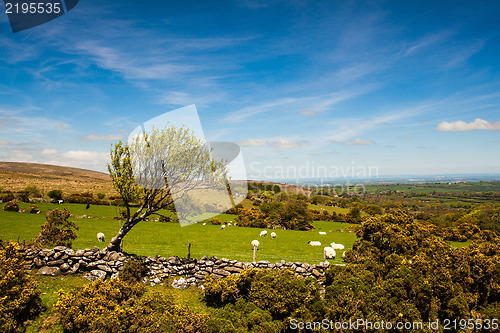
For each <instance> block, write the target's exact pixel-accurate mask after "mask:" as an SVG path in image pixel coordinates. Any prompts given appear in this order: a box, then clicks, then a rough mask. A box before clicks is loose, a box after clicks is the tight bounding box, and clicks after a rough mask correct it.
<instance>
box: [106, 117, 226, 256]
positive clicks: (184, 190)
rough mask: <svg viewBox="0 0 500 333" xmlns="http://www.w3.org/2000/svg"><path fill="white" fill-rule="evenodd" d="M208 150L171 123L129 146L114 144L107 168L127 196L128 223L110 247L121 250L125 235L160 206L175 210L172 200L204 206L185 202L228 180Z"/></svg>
mask: <svg viewBox="0 0 500 333" xmlns="http://www.w3.org/2000/svg"><path fill="white" fill-rule="evenodd" d="M210 152H211V148H210V146H208V145H207V144H206V143H205V142H204V141H203V140H202V139H200V138H198V137H196V135H195V134H194V133H193V132H191V131H190V130H189V129H187V128H186V127H180V128H177V127H175V126H173V125H170V124H167V126H166V127H165V128H163V129H161V130H160V129H156V128H153V129H152V130H151V131H150V132H148V133H140V134H138V135H136V136H135V137H134V138H133V139H131V140H129V142H128V143H127V144H125V143H123V142H121V141H120V142H119V143H117V144H115V145H114V147H112V149H111V164H108V170H109V174H110V176H111V178H112V180H113V186H114V187H115V189H116V190H117V191H118V193H119V194H120V196H121V198H122V200H123V204H124V206H125V212H124V219H125V221H124V224H123V225H122V227H121V228H120V230H119V231H118V233H117V234H116V236H114V237H113V238H112V239H111V241H110V243H109V245H108V250H110V251H122V240H123V238H124V237H125V235H126V234H127V233H128V232H129V231H130V230H131V229H132V228H133V227H134V226H135V225H136V224H137V223H139V222H141V221H143V220H144V219H146V218H148V217H149V216H151V215H153V214H155V215H160V216H163V213H162V210H164V209H169V208H170V209H171V208H172V207H173V206H174V203H175V204H176V206H177V204H179V205H180V204H181V203H183V204H184V206H183V207H186V210H187V209H190V210H192V211H199V209H193V206H196V205H198V206H200V203H199V202H196V200H191V199H190V200H191V201H190V202H189V203H188V204H187V205H186V204H185V202H186V200H187V198H192V197H193V195H192V194H193V193H194V192H193V191H194V190H197V189H200V188H207V187H209V186H210V184H221V183H222V184H224V181H225V172H226V170H225V166H224V163H223V161H215V160H214V159H213V158H212V157H211V153H210ZM188 193H189V194H188ZM137 203H138V207H137V210H135V211H133V209H132V206H133V205H134V206H135V205H137ZM163 212H165V211H163ZM180 213H181V212H179V210H178V215H179V216H181V215H182V214H180ZM182 213H185V212H182Z"/></svg>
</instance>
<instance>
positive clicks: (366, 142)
mask: <svg viewBox="0 0 500 333" xmlns="http://www.w3.org/2000/svg"><path fill="white" fill-rule="evenodd" d="M374 143H375V142H373V141H372V140H362V139H360V138H356V139H354V140H349V141H347V142H346V143H345V144H346V145H347V146H365V145H372V144H374Z"/></svg>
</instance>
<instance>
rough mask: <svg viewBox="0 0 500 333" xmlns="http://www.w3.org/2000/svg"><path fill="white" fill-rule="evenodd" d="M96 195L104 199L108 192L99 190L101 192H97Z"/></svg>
mask: <svg viewBox="0 0 500 333" xmlns="http://www.w3.org/2000/svg"><path fill="white" fill-rule="evenodd" d="M96 195H97V197H98V198H99V200H102V199H104V197H105V196H106V194H104V193H102V192H99V193H97V194H96Z"/></svg>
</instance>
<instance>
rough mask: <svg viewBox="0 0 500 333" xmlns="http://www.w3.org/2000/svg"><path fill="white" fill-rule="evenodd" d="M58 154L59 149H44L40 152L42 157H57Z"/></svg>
mask: <svg viewBox="0 0 500 333" xmlns="http://www.w3.org/2000/svg"><path fill="white" fill-rule="evenodd" d="M57 153H58V151H57V149H44V150H42V151H41V152H40V154H42V155H56V154H57Z"/></svg>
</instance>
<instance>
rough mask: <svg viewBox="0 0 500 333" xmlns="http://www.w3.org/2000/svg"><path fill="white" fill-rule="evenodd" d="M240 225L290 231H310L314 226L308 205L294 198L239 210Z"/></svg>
mask: <svg viewBox="0 0 500 333" xmlns="http://www.w3.org/2000/svg"><path fill="white" fill-rule="evenodd" d="M237 221H238V225H239V226H243V227H253V228H283V229H288V230H310V229H313V228H314V226H313V225H312V224H311V222H312V214H311V212H310V211H309V209H308V208H307V203H306V202H304V201H300V200H297V199H294V198H290V197H288V198H286V200H284V201H272V202H268V203H263V204H261V205H260V206H259V208H257V207H252V208H249V209H245V208H240V209H239V210H238V219H237Z"/></svg>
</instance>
